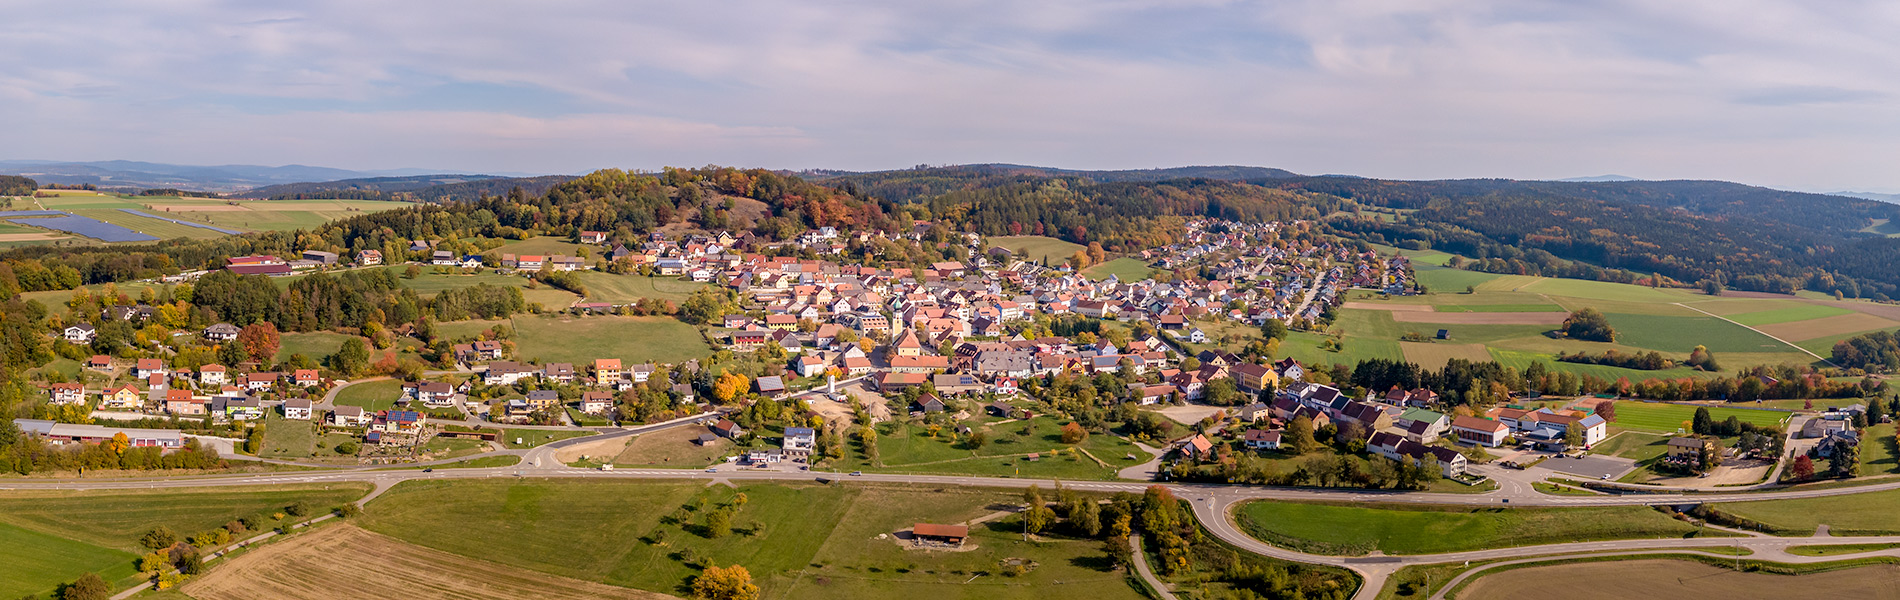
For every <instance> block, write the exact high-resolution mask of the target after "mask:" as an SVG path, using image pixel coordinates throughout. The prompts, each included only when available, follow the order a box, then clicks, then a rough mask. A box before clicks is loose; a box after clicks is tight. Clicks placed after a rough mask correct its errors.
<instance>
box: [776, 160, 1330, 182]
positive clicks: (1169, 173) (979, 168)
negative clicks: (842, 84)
mask: <svg viewBox="0 0 1900 600" xmlns="http://www.w3.org/2000/svg"><path fill="white" fill-rule="evenodd" d="M932 170H940V171H950V172H959V173H963V174H982V175H991V176H997V177H1008V176H1027V177H1079V178H1083V179H1088V180H1091V181H1097V182H1102V183H1112V182H1121V181H1168V180H1173V179H1214V180H1220V181H1246V180H1249V179H1280V178H1286V177H1301V176H1302V175H1300V174H1299V173H1294V172H1292V171H1288V170H1286V169H1276V168H1273V167H1248V166H1240V165H1219V166H1188V167H1168V168H1161V169H1120V170H1106V171H1091V170H1085V169H1059V168H1055V167H1037V166H1031V165H1014V164H1008V163H981V164H972V165H949V166H942V167H928V166H918V167H912V168H909V169H891V170H888V171H842V170H836V169H808V170H805V171H799V172H797V173H796V174H797V175H800V176H803V177H805V178H808V179H812V180H814V181H821V180H825V179H836V178H842V177H852V176H876V175H882V174H896V173H909V172H918V171H932Z"/></svg>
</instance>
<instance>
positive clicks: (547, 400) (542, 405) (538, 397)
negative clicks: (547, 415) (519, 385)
mask: <svg viewBox="0 0 1900 600" xmlns="http://www.w3.org/2000/svg"><path fill="white" fill-rule="evenodd" d="M527 402H528V408H530V409H533V410H535V411H543V410H548V409H550V408H554V407H555V406H556V405H558V404H560V403H561V394H560V393H558V392H555V391H554V390H533V391H530V392H528V398H527Z"/></svg>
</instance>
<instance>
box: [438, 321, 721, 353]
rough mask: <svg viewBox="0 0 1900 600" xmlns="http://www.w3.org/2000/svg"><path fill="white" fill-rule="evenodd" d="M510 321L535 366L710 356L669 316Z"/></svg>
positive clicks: (689, 328)
mask: <svg viewBox="0 0 1900 600" xmlns="http://www.w3.org/2000/svg"><path fill="white" fill-rule="evenodd" d="M512 322H513V328H514V332H515V336H514V338H513V339H514V342H515V344H516V346H515V353H516V355H518V356H519V357H520V358H521V359H523V360H527V361H533V362H536V363H549V362H571V363H576V364H580V363H591V362H593V360H594V359H596V358H619V359H621V360H623V361H627V362H630V363H644V362H667V363H673V362H681V361H685V360H688V359H693V358H700V357H703V356H706V355H708V354H712V347H711V346H709V345H707V344H706V340H705V339H704V338H702V337H700V335H699V331H697V330H695V329H694V328H693V326H691V325H687V324H686V323H683V322H681V321H679V320H678V319H674V318H671V317H617V316H589V317H575V316H567V315H551V316H542V317H536V316H519V317H515V318H514V319H513V320H512ZM462 323H478V324H480V323H485V322H482V321H463V322H462ZM488 326H492V324H487V325H484V327H488ZM461 330H462V329H461V328H457V329H449V328H448V324H445V325H444V329H443V331H444V333H445V334H450V335H454V334H452V333H449V332H451V331H461Z"/></svg>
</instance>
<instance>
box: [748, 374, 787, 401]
mask: <svg viewBox="0 0 1900 600" xmlns="http://www.w3.org/2000/svg"><path fill="white" fill-rule="evenodd" d="M753 383H754V384H755V385H756V386H757V387H758V389H759V393H760V394H764V395H767V396H771V395H774V394H783V393H785V380H784V379H783V378H780V377H778V376H771V377H760V378H758V379H755V380H753Z"/></svg>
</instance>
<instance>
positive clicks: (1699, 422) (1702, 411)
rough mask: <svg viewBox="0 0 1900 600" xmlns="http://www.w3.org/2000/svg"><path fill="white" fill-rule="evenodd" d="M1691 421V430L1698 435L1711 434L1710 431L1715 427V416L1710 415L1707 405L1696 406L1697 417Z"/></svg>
mask: <svg viewBox="0 0 1900 600" xmlns="http://www.w3.org/2000/svg"><path fill="white" fill-rule="evenodd" d="M1690 423H1691V425H1690V431H1693V432H1695V434H1696V435H1709V433H1710V431H1712V430H1714V429H1715V417H1712V416H1709V407H1707V406H1698V407H1696V409H1695V419H1694V420H1692V421H1690Z"/></svg>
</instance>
